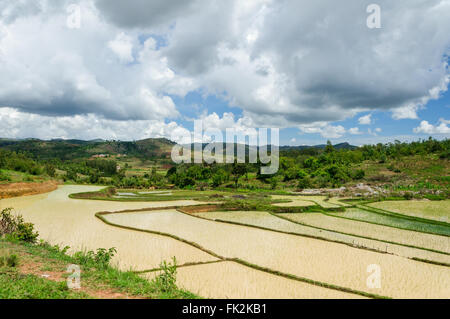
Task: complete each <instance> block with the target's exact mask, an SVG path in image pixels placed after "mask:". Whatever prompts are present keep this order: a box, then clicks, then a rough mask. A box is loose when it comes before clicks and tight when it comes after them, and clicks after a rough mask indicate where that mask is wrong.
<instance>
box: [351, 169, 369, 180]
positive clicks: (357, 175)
mask: <svg viewBox="0 0 450 319" xmlns="http://www.w3.org/2000/svg"><path fill="white" fill-rule="evenodd" d="M364 176H366V172H364V170H362V169H358V170H357V171H356V172H355V173H354V175H353V179H355V180H359V179H363V178H364Z"/></svg>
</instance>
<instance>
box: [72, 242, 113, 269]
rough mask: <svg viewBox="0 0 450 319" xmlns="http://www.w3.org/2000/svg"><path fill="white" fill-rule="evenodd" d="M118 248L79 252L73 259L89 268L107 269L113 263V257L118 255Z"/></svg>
mask: <svg viewBox="0 0 450 319" xmlns="http://www.w3.org/2000/svg"><path fill="white" fill-rule="evenodd" d="M116 252H117V250H116V248H114V247H113V248H109V249H108V250H106V249H105V248H99V249H97V252H94V251H92V250H90V251H88V252H83V251H78V252H76V253H75V254H74V255H73V257H74V258H75V260H76V261H77V262H78V263H79V264H80V265H84V266H88V267H95V268H99V269H104V268H107V267H108V266H109V265H110V264H109V263H110V262H111V259H112V257H114V255H115V254H116Z"/></svg>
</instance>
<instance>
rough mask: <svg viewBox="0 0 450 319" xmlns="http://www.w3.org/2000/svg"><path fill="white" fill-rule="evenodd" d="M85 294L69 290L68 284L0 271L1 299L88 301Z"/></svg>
mask: <svg viewBox="0 0 450 319" xmlns="http://www.w3.org/2000/svg"><path fill="white" fill-rule="evenodd" d="M87 298H90V297H89V296H88V295H87V294H85V293H80V292H77V291H75V290H71V289H69V288H67V284H66V282H65V281H64V282H55V281H51V280H47V279H44V278H39V277H37V276H34V275H23V274H20V273H18V272H16V271H10V270H5V269H0V299H87Z"/></svg>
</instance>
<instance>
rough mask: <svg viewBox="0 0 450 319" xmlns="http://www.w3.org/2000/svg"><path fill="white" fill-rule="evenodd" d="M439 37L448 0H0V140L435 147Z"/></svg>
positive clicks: (444, 106) (441, 100)
mask: <svg viewBox="0 0 450 319" xmlns="http://www.w3.org/2000/svg"><path fill="white" fill-rule="evenodd" d="M343 3H345V5H343ZM373 4H375V5H376V8H375V9H373ZM371 8H372V9H371ZM449 30H450V0H408V1H406V0H405V1H389V0H371V1H365V0H347V1H345V2H337V1H333V0H317V1H307V0H276V1H275V0H246V1H239V0H227V1H215V0H192V1H185V0H184V1H165V0H152V1H146V0H128V1H122V0H70V1H68V0H58V1H52V0H15V1H10V0H0V83H1V85H0V137H2V138H31V137H32V138H40V139H53V138H65V139H73V138H76V139H84V140H90V139H98V138H101V139H107V140H113V139H114V140H139V139H143V138H150V137H166V138H169V139H172V140H174V141H176V142H180V143H184V142H187V139H189V138H190V136H191V135H190V132H191V131H192V130H193V128H194V121H195V120H202V123H203V127H204V128H205V129H210V130H217V129H218V130H221V131H225V130H226V129H227V128H228V129H234V130H235V131H237V132H243V133H244V134H249V135H251V134H254V132H255V129H259V128H278V129H279V130H280V142H279V143H280V144H281V145H313V144H322V143H324V142H326V141H327V140H331V141H332V142H333V143H340V142H349V143H351V144H354V145H363V144H372V143H387V142H393V141H394V140H401V141H412V140H419V139H425V138H428V137H429V136H432V137H434V138H437V139H445V138H448V137H449V135H450V92H449V91H448V86H449V82H450V72H449V67H448V63H449V56H450V35H449Z"/></svg>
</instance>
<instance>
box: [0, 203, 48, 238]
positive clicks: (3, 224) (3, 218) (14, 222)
mask: <svg viewBox="0 0 450 319" xmlns="http://www.w3.org/2000/svg"><path fill="white" fill-rule="evenodd" d="M11 212H12V209H11V208H6V209H4V210H2V211H1V212H0V236H4V235H7V236H11V237H12V238H14V239H17V240H21V241H25V242H28V243H35V242H36V240H37V237H38V236H39V234H38V233H37V232H34V225H33V224H31V223H25V222H24V220H23V217H22V216H21V215H13V214H12V213H11Z"/></svg>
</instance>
